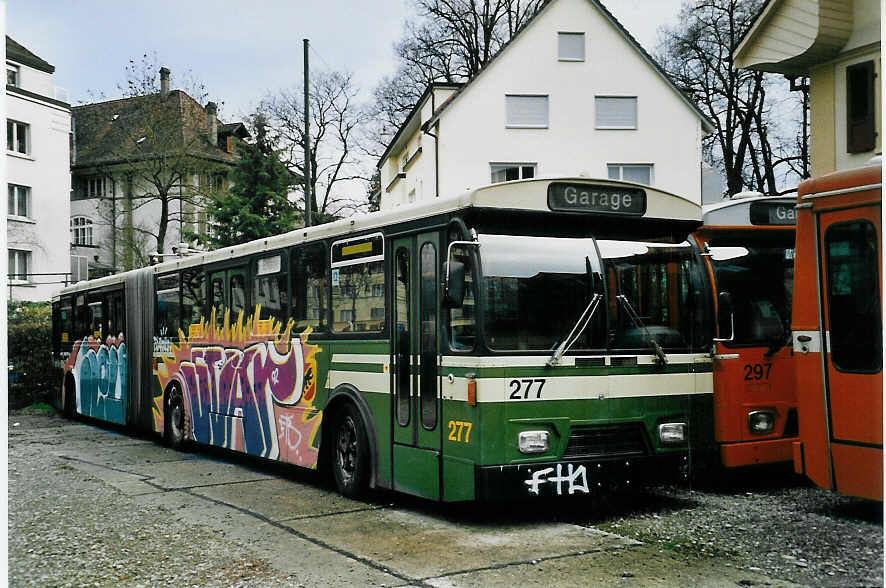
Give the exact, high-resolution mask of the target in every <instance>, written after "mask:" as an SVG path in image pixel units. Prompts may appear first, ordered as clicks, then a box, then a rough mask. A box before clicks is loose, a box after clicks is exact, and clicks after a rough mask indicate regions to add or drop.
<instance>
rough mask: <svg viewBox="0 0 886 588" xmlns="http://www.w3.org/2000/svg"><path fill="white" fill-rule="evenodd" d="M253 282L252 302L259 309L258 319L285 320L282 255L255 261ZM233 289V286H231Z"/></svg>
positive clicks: (284, 284) (284, 286)
mask: <svg viewBox="0 0 886 588" xmlns="http://www.w3.org/2000/svg"><path fill="white" fill-rule="evenodd" d="M254 275H255V281H254V282H253V283H252V300H253V301H254V303H255V306H256V308H259V318H260V319H261V320H267V319H269V318H274V319H276V320H277V321H279V322H281V323H283V322H284V321H285V320H286V277H287V276H286V266H285V265H284V264H283V254H282V253H278V254H276V255H271V256H267V257H261V258H258V259H256V260H255V273H254ZM232 288H233V286H232Z"/></svg>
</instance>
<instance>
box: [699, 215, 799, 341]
mask: <svg viewBox="0 0 886 588" xmlns="http://www.w3.org/2000/svg"><path fill="white" fill-rule="evenodd" d="M709 246H710V249H709V252H710V259H711V264H712V266H713V268H714V278H715V279H716V282H717V294H718V295H719V294H720V293H722V292H728V293H729V294H730V295H731V299H732V313H733V324H734V329H735V332H734V335H735V336H734V339H733V340H732V341H731V344H732V345H738V346H752V345H757V346H759V345H767V346H775V345H780V344H784V343H785V342H786V341H787V338H788V336H789V335H790V332H791V295H792V291H793V283H794V238H793V233H790V232H785V234H784V235H782V234H779V235H777V236H776V235H772V236H770V237H768V238H765V239H761V238H752V237H750V236H748V235H745V236H744V237H742V238H740V239H729V238H716V237H714V238H712V239H711V241H710V243H709ZM726 336H728V334H726Z"/></svg>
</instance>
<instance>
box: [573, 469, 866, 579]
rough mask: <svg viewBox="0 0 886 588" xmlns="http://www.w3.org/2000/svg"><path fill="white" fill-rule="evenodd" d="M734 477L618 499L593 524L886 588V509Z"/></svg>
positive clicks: (696, 553) (692, 550) (696, 550)
mask: <svg viewBox="0 0 886 588" xmlns="http://www.w3.org/2000/svg"><path fill="white" fill-rule="evenodd" d="M731 478H732V480H722V481H720V482H719V483H718V484H716V485H714V484H701V485H700V486H698V487H696V488H695V489H692V490H690V489H688V488H653V489H650V490H648V491H646V492H645V493H642V494H638V495H635V496H632V497H611V498H610V499H609V500H608V501H607V502H608V504H607V505H606V507H607V508H604V509H600V510H601V511H605V512H606V514H601V516H600V517H595V518H594V520H592V521H590V522H589V524H591V525H593V526H594V527H596V528H599V529H602V530H606V531H611V532H613V533H617V534H619V535H624V536H627V537H633V538H635V539H639V540H640V541H643V542H644V543H647V544H652V545H657V546H659V548H660V549H661V550H663V551H668V550H672V551H674V552H677V553H680V554H682V555H685V556H687V557H700V558H720V559H721V560H723V562H724V565H731V566H735V567H738V568H742V569H746V570H750V571H759V572H762V573H764V574H766V575H769V576H773V577H777V578H781V579H785V580H791V581H793V582H797V583H800V584H808V585H812V586H883V504H882V503H877V502H871V501H867V500H862V499H856V498H850V497H846V496H840V495H837V494H834V493H831V492H827V491H825V490H822V489H820V488H816V487H813V486H811V485H809V484H808V483H807V482H805V480H803V479H801V478H799V477H798V476H794V475H793V474H792V473H790V472H785V471H784V470H783V469H772V468H769V469H762V470H760V471H756V472H755V471H754V470H747V471H744V472H738V473H736V474H734V475H732V476H731ZM716 486H719V488H718V487H716ZM724 488H728V490H726V489H724ZM638 504H643V505H644V506H642V507H640V508H638V507H637V505H638Z"/></svg>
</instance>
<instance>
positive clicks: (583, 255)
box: [480, 235, 703, 353]
mask: <svg viewBox="0 0 886 588" xmlns="http://www.w3.org/2000/svg"><path fill="white" fill-rule="evenodd" d="M598 250H599V253H598ZM480 257H481V259H482V269H483V281H482V285H481V288H480V291H481V292H482V295H483V301H484V320H485V323H484V324H485V334H486V338H487V343H488V345H489V348H490V349H493V350H496V351H522V350H527V351H530V350H531V351H548V350H551V349H553V348H554V347H556V346H557V345H559V344H560V343H562V342H563V340H564V339H565V338H566V337H567V336H568V335H569V334H570V332H571V331H572V330H573V329H576V333H579V332H580V336H578V337H577V338H576V340H575V342H574V344H572V345H570V347H571V349H572V350H578V349H586V350H587V349H624V350H631V351H632V352H636V350H647V351H649V352H650V353H660V351H661V349H662V348H664V349H685V348H687V347H689V346H690V344H692V343H693V341H694V340H695V339H696V338H697V337H698V335H700V334H701V333H700V328H701V327H700V323H699V322H698V321H700V320H701V319H702V317H703V313H702V311H701V309H699V311H698V312H693V310H692V309H693V308H694V307H695V306H697V305H696V304H694V303H693V300H694V299H693V296H694V295H695V291H696V290H697V289H698V288H697V285H694V284H695V281H696V278H695V277H694V273H693V271H692V259H693V252H692V248H691V246H690V245H689V243H688V242H685V241H684V242H682V243H678V244H662V243H646V242H640V241H614V240H597V241H596V242H595V240H594V239H591V238H584V239H567V238H548V237H525V236H513V235H508V236H503V235H481V236H480ZM601 260H602V261H601ZM595 293H597V294H601V295H603V296H604V298H603V300H604V301H605V304H600V306H599V308H597V309H596V312H594V315H593V317H592V318H591V320H590V321H589V322H588V324H587V326H586V327H585V326H584V322H585V321H584V320H580V319H582V316H583V313H584V312H585V311H586V309H588V308H589V306H590V303H591V301H592V297H593V295H594V294H595ZM588 312H590V310H588ZM577 323H578V325H577ZM607 325H608V329H609V331H608V332H607Z"/></svg>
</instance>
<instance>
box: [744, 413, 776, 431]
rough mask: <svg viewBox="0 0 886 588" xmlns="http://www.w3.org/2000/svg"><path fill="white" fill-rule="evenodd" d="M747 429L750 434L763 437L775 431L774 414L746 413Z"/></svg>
mask: <svg viewBox="0 0 886 588" xmlns="http://www.w3.org/2000/svg"><path fill="white" fill-rule="evenodd" d="M748 428H749V429H750V430H751V433H754V434H756V435H763V434H764V433H771V432H772V431H774V430H775V413H774V412H772V411H771V410H755V411H753V412H749V413H748Z"/></svg>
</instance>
